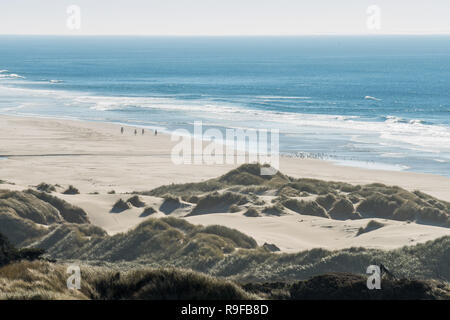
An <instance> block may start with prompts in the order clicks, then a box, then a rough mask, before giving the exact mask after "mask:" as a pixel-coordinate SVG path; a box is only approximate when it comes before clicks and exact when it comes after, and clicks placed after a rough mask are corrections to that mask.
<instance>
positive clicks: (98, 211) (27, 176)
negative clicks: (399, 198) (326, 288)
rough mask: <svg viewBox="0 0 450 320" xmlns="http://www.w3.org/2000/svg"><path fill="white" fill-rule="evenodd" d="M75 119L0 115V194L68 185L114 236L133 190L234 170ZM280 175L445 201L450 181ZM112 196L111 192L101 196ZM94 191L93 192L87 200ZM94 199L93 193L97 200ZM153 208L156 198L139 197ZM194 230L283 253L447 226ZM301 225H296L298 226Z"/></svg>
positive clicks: (409, 238)
mask: <svg viewBox="0 0 450 320" xmlns="http://www.w3.org/2000/svg"><path fill="white" fill-rule="evenodd" d="M120 127H121V126H120V125H117V124H109V123H97V122H82V121H76V120H56V119H44V118H31V117H12V116H0V141H1V142H0V156H1V157H4V158H2V159H1V160H0V180H3V181H4V182H5V183H3V184H0V189H12V190H23V189H26V188H28V187H30V186H35V185H37V184H39V183H41V182H46V183H51V184H59V185H60V186H61V188H62V189H63V188H66V187H67V186H68V185H74V186H75V187H76V188H78V189H79V190H80V194H79V195H61V194H58V196H59V197H61V198H63V199H64V200H66V201H68V202H70V203H72V204H74V205H77V206H80V207H82V208H83V209H85V210H86V212H87V213H88V215H89V217H90V220H91V222H92V223H93V224H95V225H98V226H100V227H102V228H104V229H105V230H106V231H107V232H108V233H110V234H115V233H117V232H123V231H126V230H129V229H130V228H132V227H133V226H135V225H137V224H138V223H139V222H142V221H143V220H142V219H143V218H140V217H139V214H140V213H141V211H139V210H137V209H136V208H134V209H130V210H127V211H126V212H124V213H120V214H111V213H110V212H109V211H110V209H111V207H112V204H113V203H114V202H115V201H116V200H118V199H119V198H124V199H125V198H126V197H127V196H128V195H123V194H124V193H131V192H133V191H144V190H151V189H153V188H155V187H158V186H161V185H166V184H171V183H184V182H198V181H202V180H206V179H210V178H214V177H217V176H219V175H222V174H224V173H226V172H227V171H229V170H231V169H233V168H234V167H237V165H176V164H174V163H172V161H171V157H170V155H171V148H172V147H173V145H174V144H175V142H172V141H171V140H170V136H168V135H165V134H158V135H157V136H155V135H153V133H152V132H150V131H146V132H145V134H144V135H142V134H141V133H140V129H138V134H137V135H134V128H132V127H124V129H125V132H124V134H121V132H120ZM280 171H281V172H283V173H285V174H287V175H290V176H292V177H296V178H299V177H308V178H317V179H323V180H333V181H344V182H349V183H352V184H367V183H373V182H378V183H384V184H387V185H397V186H400V187H403V188H405V189H407V190H410V191H412V190H420V191H422V192H425V193H428V194H430V195H432V196H434V197H437V198H439V199H442V200H446V201H450V179H449V178H446V177H442V176H437V175H428V174H419V173H410V172H396V171H380V170H369V169H362V168H352V167H346V166H338V165H335V164H333V163H331V162H328V161H322V160H310V159H294V158H284V157H283V158H281V159H280ZM111 190H114V191H115V193H116V194H108V192H110V191H111ZM94 193H96V194H94ZM97 193H98V194H97ZM144 198H145V201H146V202H148V203H151V204H154V205H155V206H157V205H159V203H160V201H161V199H158V198H153V197H144ZM187 219H188V220H189V221H190V222H192V223H196V224H222V225H226V226H229V227H232V228H236V229H239V230H240V231H243V232H244V233H246V234H248V235H250V236H253V237H254V238H255V239H256V240H257V242H258V243H259V244H263V243H264V242H269V243H274V244H276V245H277V246H279V247H280V248H281V249H282V250H283V251H287V252H295V251H299V250H303V249H308V248H312V247H326V248H345V247H350V246H366V247H378V248H395V247H400V246H402V245H407V244H416V243H418V242H424V241H427V240H431V239H435V238H438V237H440V236H443V235H448V234H450V231H449V230H448V229H447V228H441V227H433V226H427V225H417V224H414V223H412V224H408V223H405V222H398V221H388V222H385V223H387V226H386V227H384V228H382V229H381V230H377V231H375V232H371V233H370V235H369V234H367V235H362V236H360V237H354V232H355V230H357V229H358V228H359V227H361V226H364V225H365V224H367V221H366V220H364V219H362V220H357V221H335V220H329V219H323V218H317V217H311V216H302V215H295V216H293V215H289V216H285V217H261V218H258V220H257V221H255V220H252V219H248V218H246V217H242V215H239V216H238V215H233V214H214V215H204V216H195V217H190V218H187ZM299 221H301V222H299Z"/></svg>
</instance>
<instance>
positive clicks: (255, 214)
mask: <svg viewBox="0 0 450 320" xmlns="http://www.w3.org/2000/svg"><path fill="white" fill-rule="evenodd" d="M244 216H246V217H259V216H260V214H259V211H258V209H256V208H254V207H250V208H248V209H247V211H245V212H244Z"/></svg>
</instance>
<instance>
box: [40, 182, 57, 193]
mask: <svg viewBox="0 0 450 320" xmlns="http://www.w3.org/2000/svg"><path fill="white" fill-rule="evenodd" d="M36 189H37V190H39V191H42V192H47V193H52V192H54V191H56V188H55V186H54V185H52V184H48V183H44V182H42V183H40V184H38V185H37V186H36Z"/></svg>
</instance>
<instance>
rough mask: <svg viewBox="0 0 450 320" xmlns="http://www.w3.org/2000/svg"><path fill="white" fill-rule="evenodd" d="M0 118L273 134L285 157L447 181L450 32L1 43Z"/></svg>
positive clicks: (14, 39) (16, 39)
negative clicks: (266, 131) (199, 124)
mask: <svg viewBox="0 0 450 320" xmlns="http://www.w3.org/2000/svg"><path fill="white" fill-rule="evenodd" d="M0 113H1V114H7V115H28V116H32V115H33V116H40V117H56V118H69V119H83V120H90V121H105V122H116V123H125V124H129V125H136V126H140V127H148V128H156V129H158V130H160V131H164V132H170V131H171V130H174V129H178V128H185V129H188V130H191V131H192V128H193V127H192V126H193V123H194V121H202V123H203V126H204V127H205V128H209V127H214V128H219V129H225V128H264V129H271V128H277V129H279V130H280V151H281V152H282V153H283V154H286V155H291V156H300V157H317V158H324V159H328V160H330V161H334V162H336V163H338V164H341V165H351V166H360V167H367V168H373V169H386V170H404V171H414V172H423V173H433V174H439V175H445V176H450V36H370V37H369V36H367V37H364V36H302V37H131V36H127V37H125V36H123V37H119V36H117V37H116V36H114V37H113V36H110V37H100V36H99V37H96V36H95V37H94V36H91V37H82V36H80V37H78V36H72V37H59V36H0ZM0 149H1V146H0Z"/></svg>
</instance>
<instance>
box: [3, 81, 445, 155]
mask: <svg viewBox="0 0 450 320" xmlns="http://www.w3.org/2000/svg"><path fill="white" fill-rule="evenodd" d="M0 89H2V90H9V91H8V92H9V93H13V92H17V93H18V94H19V95H20V96H21V97H23V96H26V97H36V98H38V97H42V98H43V99H44V100H43V101H45V106H47V105H48V104H49V103H48V102H47V101H48V100H47V99H53V100H54V101H53V104H54V105H58V106H74V107H80V108H83V107H85V108H87V109H91V110H97V111H114V110H128V109H129V110H132V109H137V110H139V109H143V110H145V109H149V110H161V111H171V112H182V113H185V114H186V117H188V118H192V119H208V120H210V122H220V123H222V125H225V126H236V127H244V126H247V127H265V128H278V129H280V133H289V134H299V135H301V134H303V133H305V132H309V133H313V132H314V131H316V132H317V133H319V134H330V135H335V134H346V135H348V136H349V137H350V136H355V135H356V136H358V140H359V141H361V142H365V143H371V144H373V143H377V144H379V145H381V144H385V145H390V146H401V147H402V148H409V149H414V148H416V149H419V150H421V151H425V152H441V151H447V150H450V127H448V126H443V125H432V124H427V123H423V122H422V121H421V120H420V119H415V120H405V119H402V118H399V117H395V116H390V115H388V116H386V120H385V121H364V120H362V119H360V118H359V117H357V116H342V115H322V114H300V113H293V112H282V111H267V110H257V109H250V108H246V107H244V106H241V105H239V104H237V103H234V104H233V103H222V102H220V103H219V102H216V101H214V100H213V101H208V100H181V99H176V98H175V97H174V96H154V97H114V96H94V95H86V94H85V93H80V92H73V91H63V90H36V89H24V88H9V87H2V88H0ZM274 97H275V96H274ZM295 98H299V97H295ZM33 101H34V100H33ZM96 117H98V115H96Z"/></svg>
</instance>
